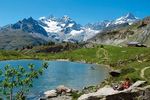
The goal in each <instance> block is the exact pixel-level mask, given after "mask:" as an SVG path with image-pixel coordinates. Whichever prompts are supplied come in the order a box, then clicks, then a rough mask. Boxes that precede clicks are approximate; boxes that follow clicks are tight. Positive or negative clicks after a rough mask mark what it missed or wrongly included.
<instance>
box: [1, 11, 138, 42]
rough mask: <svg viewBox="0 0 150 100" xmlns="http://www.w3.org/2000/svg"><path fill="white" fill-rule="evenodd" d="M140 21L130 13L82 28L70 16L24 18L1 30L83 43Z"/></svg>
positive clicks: (44, 38) (56, 40)
mask: <svg viewBox="0 0 150 100" xmlns="http://www.w3.org/2000/svg"><path fill="white" fill-rule="evenodd" d="M137 20H138V19H137V18H136V17H134V15H133V14H131V13H129V14H127V15H126V16H123V17H120V18H118V19H116V20H113V21H108V20H105V21H103V22H97V23H94V24H90V23H89V24H87V25H85V26H82V25H80V24H78V23H77V22H76V21H74V20H72V19H71V18H70V17H68V16H63V17H61V18H56V17H54V16H52V15H51V16H49V17H40V18H39V20H35V19H33V18H32V17H30V18H24V19H23V20H20V21H18V22H17V23H15V24H10V25H6V26H4V27H2V28H1V29H0V30H4V29H5V30H7V31H8V32H10V31H12V30H13V31H15V32H18V33H19V32H25V33H26V34H28V35H32V37H34V38H40V39H42V40H44V41H55V42H62V41H66V42H83V41H87V40H88V39H90V38H92V37H94V36H95V35H96V34H98V33H100V32H101V31H102V30H104V29H106V28H110V27H111V28H112V27H118V25H119V26H120V25H122V24H128V25H131V24H132V23H134V22H136V21H137Z"/></svg>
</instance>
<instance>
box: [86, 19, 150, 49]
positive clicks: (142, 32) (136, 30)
mask: <svg viewBox="0 0 150 100" xmlns="http://www.w3.org/2000/svg"><path fill="white" fill-rule="evenodd" d="M88 42H90V43H96V44H112V45H126V44H128V43H129V42H139V43H141V44H146V45H147V46H150V17H147V18H144V19H143V20H141V21H138V22H137V23H134V24H133V25H130V26H126V27H121V28H118V29H112V30H105V31H103V32H100V33H99V34H97V35H96V36H95V37H93V38H91V39H89V40H88Z"/></svg>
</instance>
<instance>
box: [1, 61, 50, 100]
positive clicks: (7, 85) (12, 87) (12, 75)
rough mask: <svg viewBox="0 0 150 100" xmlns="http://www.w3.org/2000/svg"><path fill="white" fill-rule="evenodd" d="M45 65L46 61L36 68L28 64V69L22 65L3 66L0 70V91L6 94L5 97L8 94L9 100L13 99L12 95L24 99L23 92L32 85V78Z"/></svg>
mask: <svg viewBox="0 0 150 100" xmlns="http://www.w3.org/2000/svg"><path fill="white" fill-rule="evenodd" d="M47 67H48V64H47V63H44V64H43V65H42V66H41V67H40V68H39V69H37V70H36V69H35V66H34V65H33V64H29V65H28V69H25V68H24V67H22V66H18V67H12V66H10V65H7V66H5V68H4V70H3V71H2V70H0V79H1V80H0V83H1V90H2V93H3V94H4V95H6V97H7V96H8V95H9V99H10V100H13V97H15V99H17V100H25V94H26V93H27V92H28V91H29V88H30V87H32V86H33V80H34V79H37V78H38V77H39V76H40V75H42V73H43V71H44V69H46V68H47ZM16 91H17V92H16Z"/></svg>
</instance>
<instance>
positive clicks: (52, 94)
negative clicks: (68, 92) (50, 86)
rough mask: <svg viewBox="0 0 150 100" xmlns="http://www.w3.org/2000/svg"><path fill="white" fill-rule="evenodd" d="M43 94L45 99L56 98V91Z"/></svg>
mask: <svg viewBox="0 0 150 100" xmlns="http://www.w3.org/2000/svg"><path fill="white" fill-rule="evenodd" d="M44 94H45V97H47V98H52V97H57V91H56V90H50V91H46V92H44Z"/></svg>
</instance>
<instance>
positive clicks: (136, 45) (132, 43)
mask: <svg viewBox="0 0 150 100" xmlns="http://www.w3.org/2000/svg"><path fill="white" fill-rule="evenodd" d="M127 45H128V47H147V46H146V45H144V44H142V43H140V42H129V43H128V44H127Z"/></svg>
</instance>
